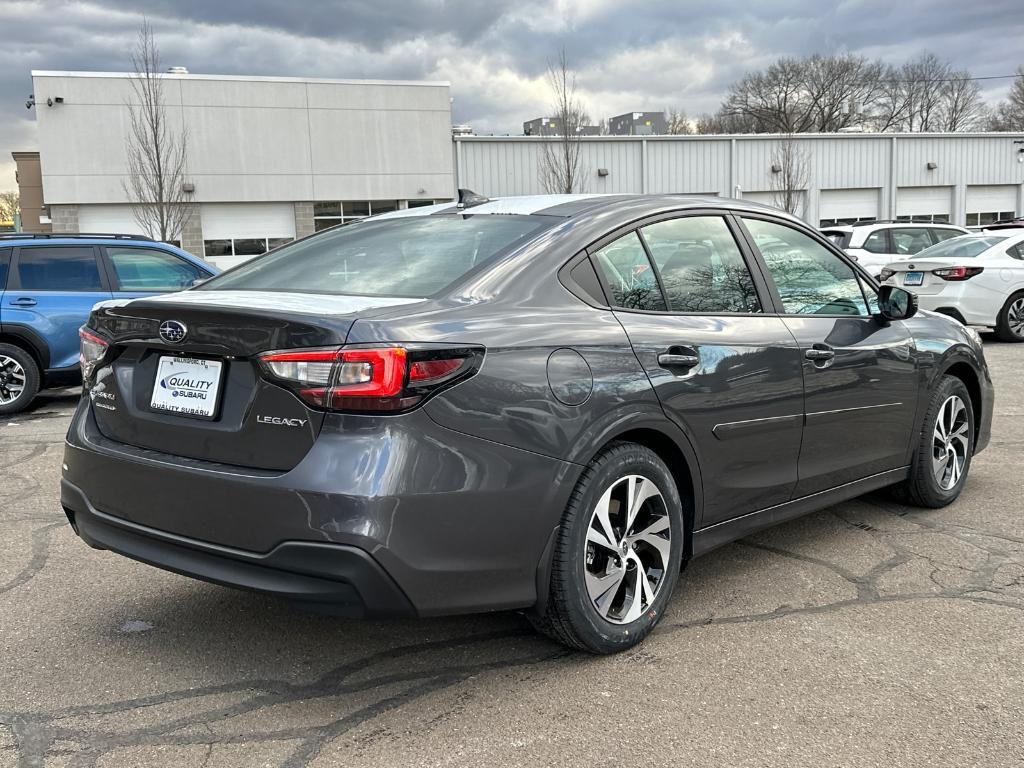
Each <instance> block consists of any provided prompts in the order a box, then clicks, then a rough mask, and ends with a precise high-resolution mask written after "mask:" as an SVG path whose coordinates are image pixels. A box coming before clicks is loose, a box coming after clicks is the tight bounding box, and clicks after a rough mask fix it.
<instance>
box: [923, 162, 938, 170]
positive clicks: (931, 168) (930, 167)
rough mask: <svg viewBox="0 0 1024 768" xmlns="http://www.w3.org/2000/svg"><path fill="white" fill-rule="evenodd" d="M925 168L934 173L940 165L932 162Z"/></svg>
mask: <svg viewBox="0 0 1024 768" xmlns="http://www.w3.org/2000/svg"><path fill="white" fill-rule="evenodd" d="M925 167H926V168H927V169H928V170H929V171H934V170H935V169H936V168H938V167H939V164H938V163H936V162H930V163H928V165H926V166H925Z"/></svg>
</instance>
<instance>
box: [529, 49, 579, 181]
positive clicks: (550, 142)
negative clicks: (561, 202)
mask: <svg viewBox="0 0 1024 768" xmlns="http://www.w3.org/2000/svg"><path fill="white" fill-rule="evenodd" d="M547 79H548V85H549V86H550V87H551V90H552V94H553V101H552V113H553V116H554V117H553V122H554V123H555V124H556V125H558V126H560V128H561V133H560V135H557V136H550V137H545V139H544V142H543V144H542V145H541V155H540V181H541V185H542V186H543V188H544V191H545V192H548V193H549V194H559V193H564V194H571V193H573V192H583V191H584V176H585V171H584V169H583V168H582V164H581V161H580V141H581V139H582V136H583V131H582V129H583V126H585V125H586V124H587V123H588V122H589V121H590V119H589V117H588V115H587V113H586V111H585V110H584V109H583V105H582V104H581V103H580V100H579V98H577V96H576V74H575V73H574V72H573V71H572V70H571V69H570V68H569V62H568V59H567V58H566V55H565V49H564V48H563V49H562V51H561V53H560V54H559V56H558V61H556V62H554V63H550V64H548V73H547Z"/></svg>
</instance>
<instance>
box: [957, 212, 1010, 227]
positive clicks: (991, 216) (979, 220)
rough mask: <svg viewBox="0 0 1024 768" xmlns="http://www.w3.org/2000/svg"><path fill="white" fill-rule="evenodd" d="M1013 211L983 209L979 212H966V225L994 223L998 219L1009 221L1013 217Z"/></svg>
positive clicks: (974, 225)
mask: <svg viewBox="0 0 1024 768" xmlns="http://www.w3.org/2000/svg"><path fill="white" fill-rule="evenodd" d="M1014 215H1015V214H1014V212H1013V211H983V212H981V213H968V214H967V226H968V227H985V226H988V225H989V224H995V223H996V222H998V221H1010V220H1012V219H1013V217H1014Z"/></svg>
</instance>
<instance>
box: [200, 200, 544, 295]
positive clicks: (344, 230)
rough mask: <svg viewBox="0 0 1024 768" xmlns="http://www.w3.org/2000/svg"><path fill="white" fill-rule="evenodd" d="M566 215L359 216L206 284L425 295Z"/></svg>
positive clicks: (218, 287) (249, 288)
mask: <svg viewBox="0 0 1024 768" xmlns="http://www.w3.org/2000/svg"><path fill="white" fill-rule="evenodd" d="M559 221H561V220H560V219H557V218H552V217H547V216H493V215H477V216H473V215H472V214H465V215H455V216H410V217H407V218H396V219H383V220H379V221H374V220H368V221H361V222H355V223H352V224H348V225H345V226H343V227H338V228H336V229H331V230H329V231H325V232H323V233H322V234H319V235H316V236H314V237H310V238H307V239H305V240H302V241H299V242H296V243H294V244H293V245H286V246H284V247H282V248H279V249H278V250H276V251H274V252H273V253H270V254H267V255H266V256H262V257H259V258H256V259H254V260H252V261H250V262H247V263H246V264H244V265H242V266H241V267H238V268H237V269H233V270H231V271H229V272H227V273H225V274H224V275H221V276H219V277H215V278H213V279H212V280H210V281H209V282H207V283H204V284H203V285H202V286H200V288H199V290H219V291H225V290H240V291H241V290H244V291H294V292H299V293H331V294H359V295H364V296H404V297H410V298H425V297H427V296H433V295H435V294H437V293H439V292H441V291H442V290H444V289H445V288H447V287H448V286H450V285H452V284H453V283H455V282H456V281H458V280H459V279H461V278H462V277H463V276H465V275H466V274H468V273H469V272H471V271H472V270H474V269H476V268H477V267H480V266H481V265H484V264H487V263H488V262H490V261H493V260H494V259H496V258H497V257H499V256H501V255H503V254H507V253H509V252H511V251H512V250H514V249H516V248H518V247H520V246H522V245H524V244H525V243H527V242H528V241H529V240H530V239H532V238H533V237H534V236H535V235H537V234H538V233H540V232H541V231H543V230H544V229H547V228H549V227H550V226H551V225H552V224H554V223H557V222H559Z"/></svg>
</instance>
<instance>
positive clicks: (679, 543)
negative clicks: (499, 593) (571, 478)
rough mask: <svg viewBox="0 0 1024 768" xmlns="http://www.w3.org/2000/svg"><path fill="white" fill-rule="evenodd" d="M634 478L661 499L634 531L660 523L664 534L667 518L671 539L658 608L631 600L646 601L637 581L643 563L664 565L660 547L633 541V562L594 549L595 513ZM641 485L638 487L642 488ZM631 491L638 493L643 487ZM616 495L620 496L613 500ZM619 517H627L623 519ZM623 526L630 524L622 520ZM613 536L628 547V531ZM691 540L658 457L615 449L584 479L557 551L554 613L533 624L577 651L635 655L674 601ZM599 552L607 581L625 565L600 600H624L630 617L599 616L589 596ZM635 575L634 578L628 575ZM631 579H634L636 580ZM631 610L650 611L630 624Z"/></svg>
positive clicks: (624, 446) (648, 506) (626, 552)
mask: <svg viewBox="0 0 1024 768" xmlns="http://www.w3.org/2000/svg"><path fill="white" fill-rule="evenodd" d="M633 475H636V476H640V477H641V478H644V479H646V480H648V481H650V482H652V483H653V484H654V486H655V487H656V489H657V491H658V493H659V494H660V497H659V498H654V497H652V499H651V500H650V501H649V502H645V503H644V506H643V507H642V508H641V512H640V513H638V514H637V516H636V517H635V524H636V525H637V526H638V527H644V526H647V524H648V523H649V522H651V521H658V526H664V525H665V522H664V521H665V518H667V528H668V534H669V535H668V545H669V546H668V547H667V549H668V551H669V556H668V563H667V565H666V567H665V568H664V570H663V571H661V575H660V576H658V577H657V578H658V581H657V586H656V587H655V588H654V592H653V596H654V597H653V600H645V599H643V598H642V599H641V600H640V602H639V603H637V604H635V605H634V603H633V600H632V596H633V595H635V594H636V592H635V590H636V589H640V590H641V593H643V589H642V587H641V585H640V582H639V581H638V579H639V578H640V575H639V573H638V571H637V563H642V562H644V561H643V560H641V557H643V558H648V562H658V563H664V560H663V557H664V556H663V555H662V554H661V550H660V549H659V550H655V548H654V547H650V546H649V545H645V544H644V543H643V542H642V541H641V542H640V544H639V550H638V549H637V542H636V541H634V543H633V545H632V554H631V553H630V549H629V544H628V542H627V544H626V545H625V547H624V548H623V549H622V551H621V553H618V554H615V555H612V554H610V553H611V550H608V549H604V548H598V549H597V550H595V549H594V545H593V544H592V543H589V542H588V532H589V530H590V527H591V524H592V522H593V516H594V511H595V509H596V508H597V505H598V503H599V501H601V500H602V498H603V497H604V494H605V492H606V491H608V490H609V489H610V488H612V487H613V486H614V487H615V488H616V489H621V488H622V483H628V482H629V481H628V480H623V478H627V477H629V476H633ZM636 482H637V483H639V481H636ZM629 487H630V486H627V490H626V491H625V492H623V493H628V488H629ZM632 487H635V488H638V487H639V486H632ZM618 492H622V491H619V490H617V491H616V493H618ZM613 495H615V494H614V493H613ZM614 503H615V504H617V507H615V508H616V509H618V510H621V504H620V503H619V502H614ZM616 514H621V512H617V513H616ZM641 518H643V520H642V519H641ZM616 519H618V520H621V519H623V518H618V517H617V518H616ZM595 524H598V523H595ZM614 530H615V532H616V534H617V535H618V536H619V537H620V540H621V541H625V537H626V535H628V534H629V531H622V532H621V534H620V533H619V528H618V527H616V528H614ZM636 530H638V529H634V531H636ZM645 530H646V529H645ZM659 535H660V534H659ZM685 536H686V531H685V527H684V524H683V512H682V503H681V501H680V499H679V491H678V489H677V488H676V484H675V480H674V479H673V477H672V473H671V472H669V470H668V468H667V467H666V466H665V463H664V462H663V461H662V460H661V459H660V458H658V455H657V454H656V453H654V451H652V450H650V449H649V448H645V447H644V446H641V445H637V444H636V443H625V442H620V443H613V444H612V445H610V446H609V447H608V448H607V449H606V450H605V451H603V452H602V453H601V454H600V455H599V456H597V458H595V459H594V460H593V461H592V462H591V463H590V464H589V465H588V466H587V468H586V469H585V470H584V471H583V475H582V477H581V478H580V480H579V482H578V483H577V484H576V488H575V490H574V491H573V494H572V497H571V498H570V499H569V504H568V506H567V507H566V510H565V514H564V515H563V518H562V525H561V527H560V529H559V532H558V538H557V540H556V543H555V551H554V555H553V560H552V565H551V587H550V593H549V596H548V601H547V607H546V610H545V611H544V613H543V614H542V615H541V614H536V613H534V614H532V615H531V616H530V619H531V621H532V622H533V624H534V626H535V627H536V628H537V629H538V630H539V631H541V632H543V633H545V634H547V635H549V636H550V637H552V638H554V639H555V640H557V641H559V642H561V643H564V644H565V645H567V646H569V647H570V648H575V649H578V650H581V651H588V652H590V653H596V654H610V653H618V652H620V651H624V650H627V649H629V648H632V647H633V646H634V645H636V644H637V643H639V642H640V641H641V640H643V639H644V638H645V637H646V636H647V634H648V633H649V632H650V631H651V630H652V629H654V626H655V625H656V624H657V623H658V620H659V619H660V618H661V616H662V614H663V613H664V611H665V605H666V604H667V603H668V601H669V600H670V599H671V597H672V592H673V590H674V589H675V585H676V582H677V581H678V579H679V571H680V564H681V560H682V553H683V549H684V546H683V545H684V543H685V542H684V538H685ZM648 540H649V539H648ZM595 551H596V557H597V558H598V561H599V562H598V565H599V564H600V560H601V559H602V558H603V559H604V560H605V566H604V569H603V572H604V573H607V572H608V571H610V570H615V568H616V567H617V566H619V565H622V568H621V569H620V570H619V572H620V573H622V574H623V576H622V577H621V580H620V582H619V583H618V586H615V587H613V588H611V589H610V590H608V592H606V593H604V596H602V598H601V602H605V596H608V595H610V597H608V598H607V601H606V602H605V604H606V605H609V606H612V605H613V604H616V603H617V600H616V597H618V596H621V597H622V607H623V613H622V615H620V616H618V617H615V616H614V615H612V614H613V613H614V610H615V609H614V607H613V608H610V610H609V616H611V619H609V618H607V617H605V616H603V615H602V614H601V613H600V612H599V610H598V607H597V604H596V602H595V600H594V599H592V598H591V596H590V594H589V593H588V589H587V577H586V570H587V569H588V568H589V569H593V568H595V567H597V566H596V565H595V563H594V561H593V558H594V557H595ZM620 555H621V557H620ZM630 568H632V571H630V570H629V569H630ZM590 573H591V574H592V575H593V574H594V571H593V570H591V571H590ZM630 573H632V576H631V577H630ZM644 573H649V571H648V570H645V571H644ZM630 579H632V581H630ZM630 583H632V585H633V586H634V590H630V589H629V587H630ZM648 583H650V582H648ZM629 606H634V608H636V607H639V606H644V607H643V610H642V613H640V615H639V617H638V618H636V619H634V620H631V621H629V622H628V623H625V620H626V619H628V618H629V615H630V613H629V611H627V610H626V608H628V607H629ZM620 622H622V623H620Z"/></svg>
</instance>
